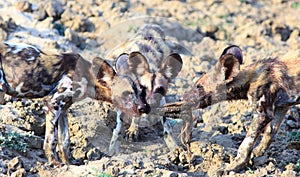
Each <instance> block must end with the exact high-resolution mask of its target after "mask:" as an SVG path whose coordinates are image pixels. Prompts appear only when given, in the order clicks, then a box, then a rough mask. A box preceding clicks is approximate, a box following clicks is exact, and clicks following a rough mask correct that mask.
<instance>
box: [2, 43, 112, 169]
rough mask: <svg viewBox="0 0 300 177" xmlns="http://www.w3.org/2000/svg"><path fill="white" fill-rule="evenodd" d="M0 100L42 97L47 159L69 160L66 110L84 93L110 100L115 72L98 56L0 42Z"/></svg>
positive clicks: (66, 161)
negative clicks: (51, 52)
mask: <svg viewBox="0 0 300 177" xmlns="http://www.w3.org/2000/svg"><path fill="white" fill-rule="evenodd" d="M0 59H1V65H0V101H1V103H4V95H5V94H8V95H11V96H13V97H16V98H43V97H44V98H45V105H46V106H45V110H46V111H45V113H46V133H45V142H44V150H45V154H46V157H47V158H48V160H49V162H51V163H54V164H59V159H58V156H57V154H56V148H58V150H59V152H60V154H59V155H60V159H61V161H62V162H63V163H68V162H69V144H70V143H69V136H70V135H69V131H68V117H67V115H68V113H67V110H68V108H69V107H70V106H71V104H72V103H74V102H75V101H78V100H81V99H83V98H85V97H87V96H89V97H91V98H95V99H97V100H102V101H107V102H112V99H111V89H110V86H111V84H112V80H113V77H114V76H115V71H114V70H113V68H112V67H111V66H110V65H109V64H108V63H106V62H105V61H104V60H102V59H100V58H95V59H94V61H93V64H91V63H90V62H88V61H86V60H84V59H83V58H82V57H81V56H80V55H79V54H75V53H64V54H58V55H48V54H46V53H44V52H42V51H41V50H39V49H37V48H35V47H34V46H31V45H27V44H13V43H9V42H4V43H1V44H0Z"/></svg>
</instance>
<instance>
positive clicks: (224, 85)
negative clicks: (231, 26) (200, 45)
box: [168, 45, 300, 171]
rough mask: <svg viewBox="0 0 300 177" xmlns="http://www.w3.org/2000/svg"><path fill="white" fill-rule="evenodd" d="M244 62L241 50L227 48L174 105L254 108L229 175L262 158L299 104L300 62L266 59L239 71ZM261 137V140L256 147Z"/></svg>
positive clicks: (232, 47)
mask: <svg viewBox="0 0 300 177" xmlns="http://www.w3.org/2000/svg"><path fill="white" fill-rule="evenodd" d="M242 62H243V56H242V51H241V49H240V48H239V47H238V46H235V45H232V46H229V47H227V48H226V49H225V50H224V51H223V53H222V55H221V56H220V58H219V61H218V62H217V63H216V65H215V67H214V68H213V69H212V70H211V71H209V72H208V73H206V74H204V75H203V76H202V77H201V78H200V79H199V80H198V81H197V82H196V83H195V85H194V86H193V88H192V89H191V90H189V91H187V92H186V93H185V94H184V95H183V101H182V102H181V103H180V104H179V103H175V104H174V105H181V106H182V107H184V108H185V109H189V108H206V107H208V106H210V105H212V104H214V103H218V102H221V101H224V100H238V99H248V100H249V101H250V102H251V103H252V104H253V114H254V115H253V120H252V122H251V125H250V127H249V130H248V131H247V135H246V137H245V139H244V140H243V142H242V144H241V145H240V146H239V149H238V152H237V156H236V158H235V160H234V161H233V162H231V163H230V164H229V165H228V166H227V167H226V171H231V170H234V171H238V170H240V169H241V168H242V167H244V165H245V164H246V163H247V162H248V161H249V160H250V158H252V157H257V156H260V155H261V154H262V153H263V152H264V151H265V150H266V149H267V148H268V146H269V145H270V143H271V142H272V140H273V139H274V136H275V134H276V133H277V131H278V129H279V126H280V124H281V122H282V120H283V119H284V117H285V115H286V112H287V111H288V110H289V107H290V106H292V105H296V104H299V103H300V99H299V97H300V67H299V62H300V59H299V58H289V59H286V60H282V59H275V58H266V59H263V60H259V61H257V62H255V63H253V64H251V65H247V66H243V67H242V68H241V69H240V65H241V64H242ZM168 106H172V104H170V105H168ZM260 135H262V139H261V140H260V142H259V144H257V146H256V147H254V146H255V144H256V141H257V140H258V138H259V136H260Z"/></svg>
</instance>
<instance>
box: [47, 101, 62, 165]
mask: <svg viewBox="0 0 300 177" xmlns="http://www.w3.org/2000/svg"><path fill="white" fill-rule="evenodd" d="M60 111H61V110H55V109H54V108H53V105H52V104H51V103H47V108H46V131H45V141H44V150H45V154H46V157H47V159H48V161H49V162H50V163H53V164H54V165H59V164H60V162H59V161H58V157H57V154H56V150H55V149H56V145H57V141H58V118H59V114H60Z"/></svg>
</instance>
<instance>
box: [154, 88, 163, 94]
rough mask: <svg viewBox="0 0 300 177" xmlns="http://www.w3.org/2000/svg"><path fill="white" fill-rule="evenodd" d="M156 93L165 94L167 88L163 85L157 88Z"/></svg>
mask: <svg viewBox="0 0 300 177" xmlns="http://www.w3.org/2000/svg"><path fill="white" fill-rule="evenodd" d="M154 93H159V94H162V95H164V94H165V89H164V88H163V87H158V88H156V89H155V91H154Z"/></svg>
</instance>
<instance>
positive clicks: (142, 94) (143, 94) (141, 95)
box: [140, 86, 147, 98]
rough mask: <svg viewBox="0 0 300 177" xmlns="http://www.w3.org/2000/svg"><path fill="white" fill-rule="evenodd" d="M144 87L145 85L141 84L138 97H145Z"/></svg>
mask: <svg viewBox="0 0 300 177" xmlns="http://www.w3.org/2000/svg"><path fill="white" fill-rule="evenodd" d="M146 89H147V88H146V87H145V86H141V93H140V97H142V98H144V97H146V94H147V93H146Z"/></svg>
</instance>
